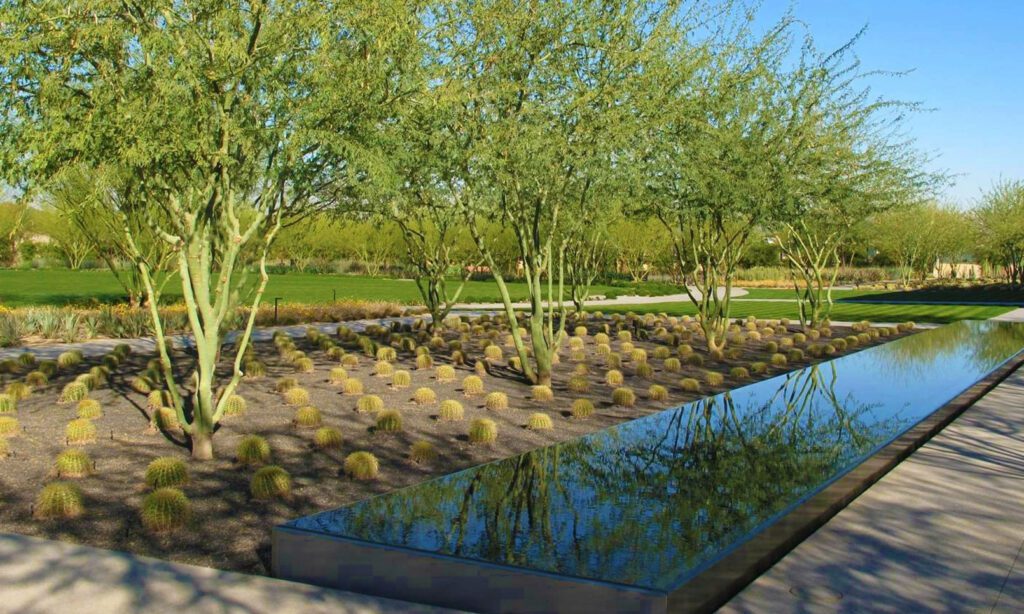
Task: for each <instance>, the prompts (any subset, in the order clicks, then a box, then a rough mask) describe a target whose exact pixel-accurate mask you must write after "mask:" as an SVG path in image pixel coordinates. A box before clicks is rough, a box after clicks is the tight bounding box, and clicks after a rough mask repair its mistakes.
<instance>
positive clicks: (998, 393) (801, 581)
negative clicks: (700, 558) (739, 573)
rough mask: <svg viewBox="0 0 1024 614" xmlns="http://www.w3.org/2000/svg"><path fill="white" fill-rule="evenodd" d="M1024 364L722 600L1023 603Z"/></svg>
mask: <svg viewBox="0 0 1024 614" xmlns="http://www.w3.org/2000/svg"><path fill="white" fill-rule="evenodd" d="M1022 406H1024V370H1021V371H1018V372H1017V373H1015V374H1013V375H1011V376H1010V377H1009V378H1008V379H1007V380H1005V381H1004V382H1003V383H1002V384H1000V385H999V386H998V387H997V388H996V389H994V390H993V391H992V392H990V393H989V394H988V395H986V396H985V397H984V398H982V399H981V400H980V401H979V402H978V403H976V404H975V405H974V406H973V407H972V408H970V409H968V410H967V411H966V412H965V413H964V414H963V415H961V416H960V417H959V418H958V419H957V420H956V421H955V422H953V423H952V424H951V425H950V426H948V427H947V428H946V429H945V430H943V431H942V432H941V433H939V435H937V436H936V437H935V438H934V439H932V440H931V441H930V442H929V443H927V444H926V445H924V446H923V447H922V448H921V449H919V450H918V451H916V452H915V453H914V454H913V455H911V456H910V458H909V459H907V460H906V461H904V462H903V463H901V464H900V465H898V466H897V467H896V468H895V469H893V470H892V471H891V472H889V473H888V474H887V475H886V476H885V477H884V478H882V480H880V481H879V482H878V483H877V484H875V485H874V486H872V487H871V488H869V489H868V490H867V492H865V493H864V494H862V495H861V496H860V497H858V498H857V499H856V500H855V501H854V502H853V503H852V504H851V505H850V506H849V507H847V508H846V509H844V510H843V511H841V512H840V513H839V514H837V515H836V516H835V517H834V518H833V519H832V520H831V521H829V522H828V523H827V524H826V525H825V526H823V527H822V528H821V529H819V530H818V531H817V532H815V533H814V534H813V535H812V536H811V537H810V538H808V539H807V540H805V541H804V542H803V543H802V544H800V545H799V546H798V547H797V548H795V549H794V550H793V551H791V552H790V553H789V554H788V555H787V556H786V557H784V558H783V559H782V560H781V561H779V562H778V563H777V564H776V565H775V566H774V567H772V568H771V569H770V570H768V571H767V572H766V573H765V574H763V575H762V576H761V577H760V578H758V579H757V580H756V581H754V583H752V584H751V585H750V586H748V587H747V588H746V590H744V591H743V592H741V593H740V594H739V595H737V596H736V597H735V598H733V600H732V601H730V602H729V603H728V604H727V605H726V606H725V607H724V608H723V609H722V610H721V611H722V612H726V613H730V614H738V613H761V612H765V613H768V612H770V613H772V614H777V613H786V612H792V613H817V612H899V613H901V614H910V613H916V612H1007V613H1010V612H1024V556H1022V554H1021V552H1022V549H1024V411H1022V410H1021V407H1022Z"/></svg>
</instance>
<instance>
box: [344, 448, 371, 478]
mask: <svg viewBox="0 0 1024 614" xmlns="http://www.w3.org/2000/svg"><path fill="white" fill-rule="evenodd" d="M343 468H344V471H345V475H347V476H349V477H350V478H352V479H355V480H373V479H375V478H376V477H377V474H378V473H379V472H380V463H379V462H378V461H377V457H376V456H374V455H373V454H371V453H369V452H364V451H359V452H353V453H351V454H349V455H348V456H346V457H345V462H344V464H343Z"/></svg>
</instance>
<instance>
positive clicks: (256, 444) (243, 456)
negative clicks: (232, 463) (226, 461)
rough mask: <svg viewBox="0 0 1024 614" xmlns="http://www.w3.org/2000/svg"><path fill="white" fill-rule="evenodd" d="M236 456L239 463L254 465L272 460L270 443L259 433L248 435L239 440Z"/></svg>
mask: <svg viewBox="0 0 1024 614" xmlns="http://www.w3.org/2000/svg"><path fill="white" fill-rule="evenodd" d="M235 457H236V459H237V461H238V463H239V464H241V465H247V466H253V465H263V464H266V463H269V462H270V444H269V443H267V440H266V439H264V438H263V437H260V436H259V435H246V436H245V437H243V438H242V440H241V441H240V442H238V449H237V451H236V452H235Z"/></svg>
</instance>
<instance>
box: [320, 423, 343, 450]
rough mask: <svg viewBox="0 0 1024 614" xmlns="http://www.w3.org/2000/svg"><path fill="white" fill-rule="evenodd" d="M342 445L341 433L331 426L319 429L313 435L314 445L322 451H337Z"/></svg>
mask: <svg viewBox="0 0 1024 614" xmlns="http://www.w3.org/2000/svg"><path fill="white" fill-rule="evenodd" d="M341 444H342V437H341V431H339V430H338V429H336V428H333V427H330V426H324V427H321V428H318V429H317V430H316V432H315V433H313V445H315V446H316V447H317V448H319V449H321V450H335V449H337V448H340V447H341Z"/></svg>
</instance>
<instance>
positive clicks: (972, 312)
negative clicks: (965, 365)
mask: <svg viewBox="0 0 1024 614" xmlns="http://www.w3.org/2000/svg"><path fill="white" fill-rule="evenodd" d="M731 309H732V314H731V316H732V317H734V318H743V317H746V316H754V317H756V318H764V319H778V318H790V319H796V318H797V314H798V311H797V304H796V303H795V302H793V303H781V302H775V301H756V300H750V301H734V302H733V303H732V308H731ZM1010 309H1012V308H1011V307H1001V306H993V305H915V304H901V305H896V304H888V305H885V304H877V303H837V304H836V305H835V306H834V307H833V309H832V319H833V320H835V321H837V322H859V321H860V320H868V321H871V322H905V321H908V320H912V321H914V322H933V323H937V324H944V323H946V322H956V321H958V320H987V319H988V318H992V317H995V316H998V315H1001V314H1003V313H1006V312H1007V311H1009V310H1010ZM592 311H603V312H605V313H626V312H628V311H632V312H634V313H661V312H664V313H667V314H669V315H676V316H681V315H695V314H696V313H697V310H696V308H694V306H693V305H692V304H691V303H648V304H646V305H614V306H611V305H604V306H600V307H594V308H593V309H592Z"/></svg>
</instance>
